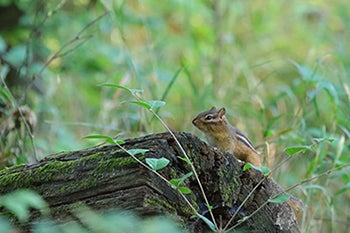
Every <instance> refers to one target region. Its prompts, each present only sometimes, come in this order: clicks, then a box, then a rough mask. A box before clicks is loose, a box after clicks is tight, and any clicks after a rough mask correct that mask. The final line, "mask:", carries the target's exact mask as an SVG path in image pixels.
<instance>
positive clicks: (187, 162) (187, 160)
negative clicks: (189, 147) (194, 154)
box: [177, 156, 191, 164]
mask: <svg viewBox="0 0 350 233" xmlns="http://www.w3.org/2000/svg"><path fill="white" fill-rule="evenodd" d="M177 157H178V158H179V159H181V160H182V161H185V163H186V164H190V163H191V161H190V160H189V159H187V158H186V157H181V156H177Z"/></svg>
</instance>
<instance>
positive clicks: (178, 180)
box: [169, 172, 193, 188]
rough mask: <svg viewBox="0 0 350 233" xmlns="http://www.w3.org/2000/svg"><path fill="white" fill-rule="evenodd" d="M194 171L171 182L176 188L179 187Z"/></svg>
mask: <svg viewBox="0 0 350 233" xmlns="http://www.w3.org/2000/svg"><path fill="white" fill-rule="evenodd" d="M192 174H193V173H192V172H189V173H187V174H185V175H183V176H182V177H181V178H179V179H171V180H170V181H169V182H170V183H171V184H172V185H174V186H175V187H176V188H178V187H179V186H180V184H182V183H183V182H184V181H185V180H186V179H187V178H189V177H190V176H192Z"/></svg>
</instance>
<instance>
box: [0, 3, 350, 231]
mask: <svg viewBox="0 0 350 233" xmlns="http://www.w3.org/2000/svg"><path fill="white" fill-rule="evenodd" d="M0 6H1V7H9V9H17V11H15V12H19V13H17V14H15V15H16V16H17V18H18V20H17V21H16V20H13V21H7V22H10V23H8V24H9V25H7V26H6V28H5V26H3V25H2V24H1V22H3V20H1V19H0V59H1V65H0V78H1V86H0V120H1V125H0V137H1V142H0V150H1V151H0V153H1V157H0V162H1V167H4V166H10V165H15V164H19V163H24V162H28V161H35V160H36V159H39V158H42V157H44V156H45V155H47V154H50V153H52V152H57V151H60V150H71V149H78V148H82V147H86V146H89V145H91V143H92V142H90V141H88V140H80V139H81V138H82V137H83V136H85V135H90V134H95V135H113V136H114V135H118V136H119V138H127V137H131V136H141V135H144V134H147V133H154V132H159V131H163V130H164V129H163V128H162V125H161V123H160V122H159V121H155V120H154V115H153V114H148V113H147V112H148V109H152V110H153V109H154V110H155V111H156V113H158V114H159V116H160V117H161V118H162V119H163V120H164V121H165V122H167V124H168V125H169V127H170V128H171V129H173V130H180V131H181V130H182V131H190V132H194V133H196V134H197V133H198V132H197V131H195V129H194V127H192V125H191V119H192V118H193V117H194V116H195V115H196V114H197V113H198V112H199V111H202V110H204V109H208V108H209V107H211V106H212V105H217V106H225V107H226V108H227V109H230V111H229V112H228V115H229V116H230V117H229V120H230V122H231V123H232V124H234V125H236V126H237V127H238V128H240V129H241V130H242V131H244V132H246V133H247V134H248V135H249V137H250V138H251V139H254V140H253V141H254V142H256V144H257V145H259V146H258V149H260V150H261V151H262V152H263V155H264V160H265V164H266V165H267V167H269V168H270V169H271V171H272V174H271V175H272V177H273V178H274V179H276V180H277V182H278V183H280V184H281V185H283V186H285V187H288V186H293V185H295V184H298V183H300V185H299V186H298V188H297V189H294V190H292V193H293V194H294V195H296V196H298V197H300V198H301V199H303V200H304V201H305V202H306V204H307V205H308V206H309V208H308V211H307V215H306V218H305V221H304V223H303V225H302V231H303V232H331V231H337V232H340V231H346V230H347V229H349V225H348V223H347V219H346V217H345V216H347V215H346V213H348V212H349V211H350V210H349V207H348V205H344V203H348V202H349V193H350V185H349V183H350V176H349V174H350V173H349V167H348V165H349V163H350V157H349V156H348V155H349V153H350V147H349V138H350V130H349V129H350V121H349V118H350V87H349V85H350V83H349V74H350V64H349V61H350V59H349V54H350V53H349V47H348V46H346V45H347V41H348V38H349V36H350V35H349V32H350V30H349V27H350V26H349V24H348V23H347V22H349V20H350V13H349V12H350V11H349V6H348V3H347V2H346V1H343V0H335V1H333V2H332V4H331V5H330V4H329V3H328V2H327V1H313V2H310V1H305V2H291V1H272V0H270V1H254V2H253V1H242V0H238V1H207V0H194V1H155V0H147V1H117V0H115V1H104V0H101V1H89V0H87V1H64V0H53V1H42V0H34V1H11V0H6V1H0ZM10 7H11V8H10ZM106 10H107V11H108V12H109V14H108V15H107V16H104V13H105V11H106ZM1 17H3V16H1ZM32 80H34V81H32ZM106 83H115V84H116V85H118V86H122V87H125V86H128V87H133V88H136V89H135V90H134V89H128V90H127V91H129V90H130V91H132V93H130V94H132V95H136V96H137V95H140V94H141V93H140V92H139V91H138V90H144V91H143V93H142V95H143V97H144V98H143V101H138V100H137V101H134V100H132V101H134V102H133V103H134V104H129V103H130V98H129V96H128V95H127V94H128V93H127V92H125V91H123V90H122V89H120V88H103V87H102V86H101V84H106ZM145 100H159V101H157V102H147V101H145ZM165 102H166V103H167V104H166V105H164V106H163V107H162V108H160V109H158V107H160V106H162V105H163V104H164V103H165ZM23 105H27V106H29V107H30V110H31V112H33V113H35V114H36V116H37V117H38V125H37V126H36V129H35V130H34V131H33V134H31V133H30V124H28V123H30V121H23V118H24V117H23V116H21V117H17V118H16V117H14V116H16V114H15V113H16V109H19V108H20V107H21V106H23ZM140 106H141V108H140ZM20 119H22V121H21V120H20ZM18 122H20V124H17V123H18ZM100 139H101V138H100ZM111 139H112V140H111V142H114V143H115V142H116V141H115V140H114V137H111ZM104 140H105V139H104ZM119 142H121V140H120V141H119ZM119 142H117V143H119ZM291 155H292V156H291ZM183 159H185V160H186V158H183ZM285 160H287V162H282V161H285ZM330 170H331V171H332V173H331V174H328V175H325V176H319V175H321V174H327V171H330ZM315 176H319V177H318V179H311V178H312V177H315ZM303 180H308V181H309V182H308V183H303V182H302V181H303ZM1 221H2V220H0V223H1ZM0 225H2V224H0Z"/></svg>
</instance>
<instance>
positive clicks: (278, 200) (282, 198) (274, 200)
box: [267, 193, 290, 203]
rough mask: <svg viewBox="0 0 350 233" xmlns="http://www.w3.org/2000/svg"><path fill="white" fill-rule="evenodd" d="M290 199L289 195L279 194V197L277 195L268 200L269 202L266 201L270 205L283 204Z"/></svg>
mask: <svg viewBox="0 0 350 233" xmlns="http://www.w3.org/2000/svg"><path fill="white" fill-rule="evenodd" d="M289 199H290V196H289V194H287V193H281V194H279V195H277V196H276V197H274V198H270V199H269V200H267V201H268V202H270V203H283V202H286V201H288V200H289Z"/></svg>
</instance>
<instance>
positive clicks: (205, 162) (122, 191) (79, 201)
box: [0, 133, 299, 232]
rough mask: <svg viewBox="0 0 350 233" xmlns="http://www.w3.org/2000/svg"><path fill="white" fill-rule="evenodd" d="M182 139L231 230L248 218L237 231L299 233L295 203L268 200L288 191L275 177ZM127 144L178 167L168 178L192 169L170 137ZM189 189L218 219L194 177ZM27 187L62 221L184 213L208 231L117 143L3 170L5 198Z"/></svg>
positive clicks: (193, 225) (193, 226)
mask: <svg viewBox="0 0 350 233" xmlns="http://www.w3.org/2000/svg"><path fill="white" fill-rule="evenodd" d="M175 135H176V138H177V139H178V140H179V142H180V144H181V145H182V147H183V148H184V150H185V152H186V153H187V155H188V156H189V157H190V160H191V161H192V163H193V165H194V167H195V169H196V171H197V173H198V177H199V179H200V182H201V184H202V186H203V189H204V193H205V194H206V197H207V199H208V202H209V203H210V205H211V206H212V211H213V214H214V216H215V220H216V222H217V223H220V225H222V226H225V224H226V223H228V221H229V220H230V218H231V217H232V216H233V215H235V217H234V219H233V221H232V222H231V223H230V225H231V226H234V225H235V224H237V223H239V222H240V221H241V223H240V224H239V225H238V226H237V227H236V228H235V229H237V230H240V229H241V230H242V229H244V230H248V231H249V232H299V229H298V224H297V220H296V217H295V214H294V212H293V210H292V207H291V206H290V205H289V204H288V202H284V203H268V202H267V200H268V199H269V198H271V197H273V196H275V195H277V194H279V193H283V190H282V188H281V187H280V186H278V185H277V184H276V183H275V182H274V181H273V180H272V179H270V178H266V177H265V176H264V175H263V174H262V173H261V172H260V171H257V170H255V169H248V170H246V171H243V170H242V167H243V165H244V163H242V162H240V161H238V160H237V159H235V158H234V157H233V156H232V155H230V154H228V153H223V152H221V151H219V150H217V149H215V148H213V147H210V146H208V145H207V144H206V143H204V142H202V141H201V140H199V139H198V138H197V137H195V136H193V135H191V134H188V133H176V134H175ZM123 147H125V148H126V149H127V150H130V149H146V150H147V152H146V153H144V154H141V153H139V154H136V155H135V156H136V157H137V158H139V159H140V160H141V161H144V160H145V158H162V157H164V158H167V159H168V160H169V161H170V163H169V164H168V165H167V166H166V167H165V168H163V169H161V170H160V171H159V173H160V174H161V175H162V176H164V177H165V178H166V179H167V180H171V179H174V178H180V177H183V176H184V175H185V174H188V173H189V172H191V168H190V166H189V165H188V164H187V163H186V162H185V161H184V160H183V159H181V158H182V157H183V154H182V153H181V150H180V148H179V146H178V145H177V143H176V141H175V140H174V138H173V137H172V136H171V135H170V134H169V133H161V134H152V135H149V136H145V137H141V138H135V139H129V140H126V141H125V144H123ZM183 186H186V187H187V188H189V189H190V190H191V193H190V194H187V195H185V196H186V197H187V198H188V200H189V202H190V203H191V204H192V205H193V206H194V207H195V208H196V209H197V211H198V213H199V214H201V215H203V216H205V217H207V218H208V219H211V217H210V215H209V213H208V208H207V207H206V202H205V199H204V198H203V195H202V192H201V189H200V187H199V185H198V182H197V180H196V179H195V178H194V176H193V175H192V176H191V177H189V178H188V179H186V180H185V181H184V184H183ZM20 188H29V189H33V190H35V191H36V192H38V193H39V194H40V195H42V197H43V198H44V199H45V200H46V202H47V203H48V204H49V207H50V210H51V213H52V217H53V218H54V219H56V220H58V221H60V222H64V221H66V220H67V219H71V218H72V214H71V210H72V208H73V207H74V208H75V207H77V206H79V205H87V206H89V207H91V208H92V209H94V210H103V211H106V210H110V209H114V208H118V209H125V210H132V211H134V212H136V213H137V214H138V215H140V216H142V217H147V216H155V215H164V214H168V215H172V216H176V219H178V220H179V222H181V223H182V224H184V226H186V227H187V228H188V229H189V230H190V231H193V232H204V231H207V230H208V226H207V225H206V224H205V223H204V221H203V220H201V219H193V218H192V216H193V215H194V212H193V210H192V209H191V208H190V207H189V205H188V204H187V203H186V202H185V201H184V199H183V197H182V196H181V195H180V193H179V191H178V190H176V189H174V188H173V187H171V186H170V185H168V184H167V183H166V182H165V181H164V180H162V179H160V178H159V177H158V176H157V175H156V174H155V173H153V172H152V171H150V170H149V169H146V168H145V167H144V166H142V165H140V164H139V163H138V162H137V161H136V160H135V159H133V158H132V157H131V156H130V155H129V154H127V153H126V152H124V151H122V150H121V149H120V148H119V147H118V146H117V145H104V146H99V147H93V148H88V149H84V150H79V151H73V152H62V153H59V154H55V155H52V156H49V157H47V158H45V159H43V160H41V161H40V162H38V163H36V164H32V165H24V166H19V167H15V168H10V169H6V170H2V171H0V194H5V193H8V192H11V191H13V190H16V189H20ZM254 189H255V190H254ZM253 190H254V191H253ZM248 195H250V196H249V198H248V199H247V200H246V201H245V199H246V197H248ZM242 203H244V204H243V205H242V207H241V208H240V206H241V204H242ZM256 210H258V211H256ZM252 213H255V214H253V215H251V214H252ZM38 216H39V213H37V212H33V216H32V218H31V220H32V221H34V220H35V219H36V218H37V217H38ZM248 216H250V217H248ZM243 219H244V221H242V220H243Z"/></svg>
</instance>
